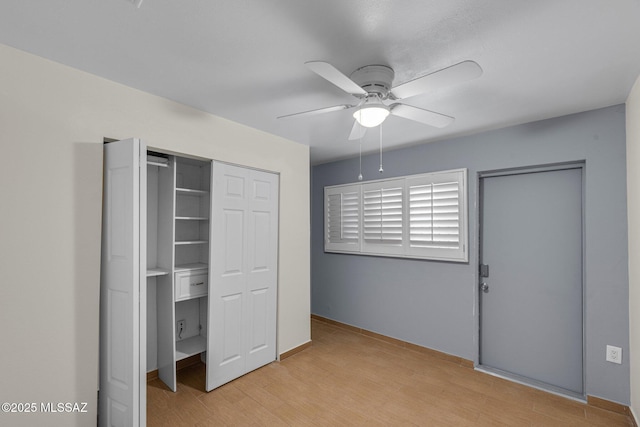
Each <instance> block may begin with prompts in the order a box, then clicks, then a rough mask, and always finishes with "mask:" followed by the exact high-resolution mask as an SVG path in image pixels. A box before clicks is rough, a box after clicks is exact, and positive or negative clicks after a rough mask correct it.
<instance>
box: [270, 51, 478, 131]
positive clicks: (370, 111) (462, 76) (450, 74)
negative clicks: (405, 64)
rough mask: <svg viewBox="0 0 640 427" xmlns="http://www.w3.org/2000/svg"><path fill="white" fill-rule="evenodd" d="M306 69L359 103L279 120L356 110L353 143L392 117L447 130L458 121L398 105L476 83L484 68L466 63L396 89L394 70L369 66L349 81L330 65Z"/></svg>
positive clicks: (311, 65) (316, 63) (310, 65)
mask: <svg viewBox="0 0 640 427" xmlns="http://www.w3.org/2000/svg"><path fill="white" fill-rule="evenodd" d="M305 65H306V66H307V67H308V68H309V69H310V70H311V71H313V72H314V73H316V74H318V75H319V76H320V77H323V78H324V79H326V80H328V81H329V82H330V83H333V84H334V85H336V86H337V87H339V88H340V89H342V90H344V91H345V92H347V93H348V94H351V95H353V96H354V97H356V98H357V99H358V100H359V101H358V102H357V103H356V104H342V105H335V106H332V107H325V108H320V109H317V110H311V111H304V112H300V113H294V114H287V115H284V116H280V117H278V118H279V119H282V118H289V117H300V116H310V115H315V114H322V113H329V112H332V111H339V110H348V109H352V108H355V111H354V113H353V117H354V119H355V121H354V123H353V127H352V128H351V134H350V135H349V139H350V140H353V139H359V138H361V137H362V136H363V135H364V133H365V132H366V130H367V128H370V127H376V126H379V125H380V124H382V122H384V120H385V119H386V118H387V116H389V115H394V116H398V117H402V118H405V119H409V120H413V121H416V122H419V123H423V124H426V125H429V126H434V127H437V128H443V127H445V126H447V125H449V124H450V123H452V122H453V120H454V118H453V117H451V116H447V115H444V114H440V113H436V112H433V111H429V110H425V109H422V108H418V107H413V106H411V105H408V104H403V103H400V102H394V101H397V100H401V99H404V98H410V97H412V96H416V95H420V94H422V93H424V92H427V91H429V90H432V89H435V88H442V87H445V86H451V85H454V84H457V83H462V82H464V81H467V80H472V79H475V78H477V77H480V75H481V74H482V68H480V66H479V65H478V64H477V63H476V62H474V61H463V62H460V63H458V64H455V65H452V66H450V67H447V68H443V69H441V70H438V71H435V72H433V73H430V74H427V75H425V76H422V77H418V78H416V79H414V80H410V81H408V82H406V83H402V84H400V85H398V86H395V87H392V86H391V83H392V82H393V78H394V75H395V74H394V71H393V69H392V68H391V67H387V66H386V65H367V66H364V67H361V68H358V69H357V70H355V71H354V72H353V73H351V75H350V76H349V77H347V76H346V75H345V74H343V73H342V72H341V71H339V70H338V69H337V68H335V67H334V66H333V65H331V64H329V63H327V62H323V61H310V62H306V63H305Z"/></svg>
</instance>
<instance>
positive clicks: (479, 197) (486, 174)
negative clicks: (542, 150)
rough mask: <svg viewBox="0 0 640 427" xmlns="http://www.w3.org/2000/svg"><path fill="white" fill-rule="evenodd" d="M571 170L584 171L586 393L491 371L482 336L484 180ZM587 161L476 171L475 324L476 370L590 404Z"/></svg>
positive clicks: (583, 301)
mask: <svg viewBox="0 0 640 427" xmlns="http://www.w3.org/2000/svg"><path fill="white" fill-rule="evenodd" d="M568 169H580V173H581V176H582V186H581V190H582V195H581V196H582V206H581V221H582V244H581V249H582V394H579V393H574V392H571V391H569V390H565V389H563V388H560V387H555V386H553V385H550V384H547V383H543V382H541V381H537V380H534V379H532V378H527V377H523V376H519V375H517V374H512V373H509V372H504V371H501V370H499V369H496V368H491V367H487V366H484V365H482V359H481V350H482V349H481V340H480V338H481V334H482V324H481V311H482V304H481V298H480V283H481V282H482V277H480V263H481V261H482V234H483V227H482V219H483V218H482V208H483V194H482V185H481V183H482V179H483V178H491V177H499V176H510V175H522V174H530V173H538V172H551V171H561V170H568ZM585 171H586V161H583V160H582V161H580V160H578V161H572V162H563V163H551V164H543V165H533V166H521V167H515V168H505V169H493V170H486V171H477V172H476V200H475V205H476V212H475V223H476V226H477V237H476V244H477V246H478V250H477V251H476V254H475V257H474V262H475V266H476V268H475V273H474V291H473V292H474V293H473V295H474V299H475V304H474V307H475V309H476V312H475V315H474V321H475V325H474V326H475V329H474V331H475V334H474V339H475V341H476V344H477V352H476V356H475V360H474V368H475V369H476V370H478V371H481V372H484V373H487V374H490V375H493V376H497V377H500V378H503V379H506V380H509V381H513V382H516V383H520V384H523V385H527V386H530V387H533V388H536V389H539V390H543V391H546V392H550V393H553V394H558V395H561V396H564V397H569V398H572V399H576V400H579V401H581V402H586V396H587V387H586V384H587V382H586V380H587V376H586V372H587V370H586V353H587V352H586V348H587V347H586V345H587V331H586V309H587V306H586V286H585V285H586V263H585V261H586V252H585V241H586V235H585V195H586V192H585V187H586V174H585Z"/></svg>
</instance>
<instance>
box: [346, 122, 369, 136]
mask: <svg viewBox="0 0 640 427" xmlns="http://www.w3.org/2000/svg"><path fill="white" fill-rule="evenodd" d="M366 131H367V128H366V127H364V126H361V125H360V123H358V121H357V120H354V121H353V127H352V128H351V133H350V134H349V141H353V140H354V139H360V138H362V137H363V136H364V134H365V132H366Z"/></svg>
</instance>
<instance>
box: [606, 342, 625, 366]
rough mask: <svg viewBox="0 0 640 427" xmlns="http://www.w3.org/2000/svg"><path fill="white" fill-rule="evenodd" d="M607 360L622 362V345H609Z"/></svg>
mask: <svg viewBox="0 0 640 427" xmlns="http://www.w3.org/2000/svg"><path fill="white" fill-rule="evenodd" d="M607 362H612V363H617V364H618V365H620V364H621V363H622V349H621V348H620V347H614V346H612V345H608V346H607Z"/></svg>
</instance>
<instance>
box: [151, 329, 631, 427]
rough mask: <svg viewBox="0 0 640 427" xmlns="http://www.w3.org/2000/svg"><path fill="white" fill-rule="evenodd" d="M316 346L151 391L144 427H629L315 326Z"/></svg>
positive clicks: (189, 375)
mask: <svg viewBox="0 0 640 427" xmlns="http://www.w3.org/2000/svg"><path fill="white" fill-rule="evenodd" d="M312 339H313V346H312V347H310V348H308V349H306V350H304V351H302V352H300V353H298V354H295V355H293V356H291V357H289V358H287V359H285V360H283V361H282V362H275V363H272V364H270V365H267V366H265V367H263V368H261V369H258V370H256V371H254V372H252V373H250V374H247V375H245V376H244V377H242V378H239V379H237V380H236V381H233V382H231V383H229V384H227V385H224V386H222V387H220V388H218V389H216V390H214V391H212V392H210V393H205V392H204V365H202V364H198V365H195V366H192V367H189V368H185V369H183V370H181V371H179V373H178V382H179V385H178V392H177V393H173V392H171V391H169V390H168V389H167V387H166V386H165V385H164V384H163V383H162V382H161V381H160V380H158V379H156V380H153V381H151V382H149V383H148V386H147V393H148V394H147V397H148V405H147V417H148V425H149V426H351V425H354V426H414V425H418V426H582V425H584V426H607V427H610V426H631V425H632V424H631V420H630V419H629V418H628V417H626V416H624V415H620V414H616V413H613V412H609V411H605V410H602V409H598V408H594V407H592V406H587V405H584V404H581V403H578V402H575V401H572V400H569V399H564V398H561V397H557V396H554V395H551V394H548V393H544V392H541V391H538V390H535V389H532V388H529V387H525V386H522V385H519V384H515V383H512V382H509V381H505V380H502V379H500V378H496V377H493V376H490V375H486V374H483V373H480V372H476V371H474V370H473V369H470V368H466V367H462V366H459V365H457V364H454V363H451V362H448V361H444V360H442V359H438V358H436V357H434V356H432V355H428V354H423V353H419V352H416V351H412V350H409V349H406V348H401V347H398V346H395V345H393V344H389V343H386V342H383V341H380V340H376V339H374V338H370V337H367V336H363V335H360V334H358V333H355V332H352V331H347V330H345V329H341V328H338V327H336V326H333V325H329V324H327V323H324V322H320V321H318V320H312Z"/></svg>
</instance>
